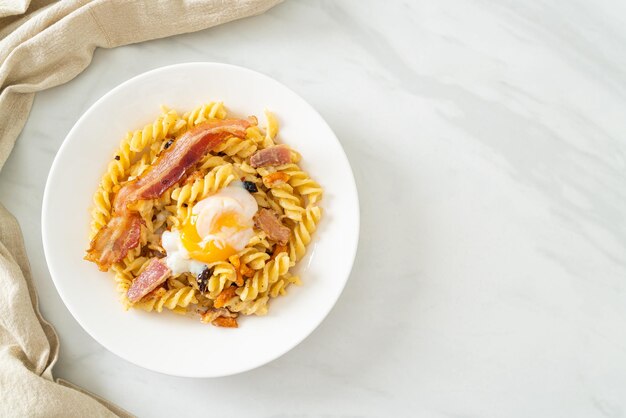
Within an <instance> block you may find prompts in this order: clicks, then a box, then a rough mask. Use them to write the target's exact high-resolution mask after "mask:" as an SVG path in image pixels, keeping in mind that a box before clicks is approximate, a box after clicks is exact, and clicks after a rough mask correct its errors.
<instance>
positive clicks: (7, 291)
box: [0, 0, 281, 417]
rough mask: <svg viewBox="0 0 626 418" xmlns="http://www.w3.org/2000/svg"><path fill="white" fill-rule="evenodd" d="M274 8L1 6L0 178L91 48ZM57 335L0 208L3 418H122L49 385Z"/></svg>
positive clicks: (261, 3)
mask: <svg viewBox="0 0 626 418" xmlns="http://www.w3.org/2000/svg"><path fill="white" fill-rule="evenodd" d="M280 1H281V0H206V1H200V0H178V1H176V0H174V1H165V2H148V1H121V0H111V1H104V0H96V1H91V2H89V1H86V0H66V1H59V2H55V1H50V0H32V1H29V0H8V2H7V0H0V170H1V169H2V166H3V165H4V163H5V161H6V159H7V158H8V156H9V154H10V152H11V150H12V148H13V145H14V143H15V141H16V139H17V137H18V135H19V133H20V132H21V131H22V128H23V127H24V124H25V122H26V119H27V117H28V113H29V112H30V108H31V106H32V102H33V98H34V95H35V93H36V92H38V91H41V90H44V89H47V88H50V87H54V86H57V85H59V84H62V83H65V82H67V81H69V80H71V79H72V78H74V77H76V76H77V75H78V74H79V73H80V72H82V71H83V70H84V69H85V68H86V67H87V66H88V65H89V63H90V62H91V58H92V56H93V51H94V50H95V48H97V47H102V48H114V47H116V46H120V45H126V44H130V43H136V42H142V41H145V40H149V39H155V38H162V37H167V36H171V35H175V34H180V33H188V32H194V31H197V30H201V29H205V28H209V27H211V26H215V25H218V24H221V23H226V22H229V21H232V20H235V19H239V18H243V17H247V16H252V15H256V14H260V13H263V12H264V11H266V10H268V9H269V8H271V7H272V6H274V5H276V4H277V3H279V2H280ZM58 351H59V340H58V337H57V335H56V333H55V331H54V328H53V327H52V326H51V325H50V324H49V323H47V322H46V321H45V320H44V319H43V318H42V316H41V314H40V313H39V308H38V303H37V295H36V292H35V289H34V287H33V284H32V279H31V276H30V268H29V265H28V259H27V256H26V251H25V249H24V244H23V240H22V235H21V232H20V229H19V226H18V224H17V222H16V220H15V218H14V217H13V216H12V215H11V214H10V213H9V212H8V211H7V210H6V209H5V208H4V207H3V206H2V205H0V400H1V401H0V416H65V417H68V416H90V417H97V416H115V415H118V416H129V414H128V413H127V412H125V411H123V410H122V409H120V408H118V407H115V406H114V405H111V404H109V403H108V402H106V401H104V400H102V399H100V398H97V397H96V396H95V395H92V394H90V393H88V392H86V391H83V390H81V389H78V388H76V387H75V386H73V385H71V384H70V383H69V382H65V381H57V382H55V381H54V379H53V376H52V367H53V366H54V363H55V362H56V359H57V356H58Z"/></svg>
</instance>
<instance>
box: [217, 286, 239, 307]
mask: <svg viewBox="0 0 626 418" xmlns="http://www.w3.org/2000/svg"><path fill="white" fill-rule="evenodd" d="M236 290H237V288H236V287H235V286H229V287H227V288H226V289H224V290H222V291H221V293H220V294H219V295H217V298H215V302H214V303H213V307H215V308H223V307H224V306H225V305H226V304H227V303H228V301H229V300H231V299H232V298H234V297H235V296H237V294H236V293H235V291H236Z"/></svg>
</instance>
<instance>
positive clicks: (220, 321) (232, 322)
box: [211, 316, 239, 328]
mask: <svg viewBox="0 0 626 418" xmlns="http://www.w3.org/2000/svg"><path fill="white" fill-rule="evenodd" d="M211 323H212V324H213V325H215V326H216V327H222V328H239V324H238V323H237V318H226V317H223V316H220V317H217V318H215V319H214V320H213V322H211Z"/></svg>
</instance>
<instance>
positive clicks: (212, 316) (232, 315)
mask: <svg viewBox="0 0 626 418" xmlns="http://www.w3.org/2000/svg"><path fill="white" fill-rule="evenodd" d="M237 316H238V314H237V313H236V312H231V311H229V310H228V309H226V308H211V309H208V310H207V311H206V312H205V313H203V314H202V315H201V317H200V320H201V321H202V322H204V323H209V322H210V323H211V324H213V325H215V326H216V327H226V328H237V327H238V324H237Z"/></svg>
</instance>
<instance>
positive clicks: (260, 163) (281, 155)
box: [250, 145, 291, 168]
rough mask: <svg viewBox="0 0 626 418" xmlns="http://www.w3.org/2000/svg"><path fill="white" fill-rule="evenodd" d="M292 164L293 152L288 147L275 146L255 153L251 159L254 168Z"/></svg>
mask: <svg viewBox="0 0 626 418" xmlns="http://www.w3.org/2000/svg"><path fill="white" fill-rule="evenodd" d="M289 162H291V150H290V149H289V148H288V147H287V146H286V145H275V146H273V147H269V148H265V149H262V150H260V151H257V152H255V153H254V154H253V155H252V157H250V165H251V166H252V167H254V168H259V167H266V166H268V165H272V166H276V165H282V164H287V163H289Z"/></svg>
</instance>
